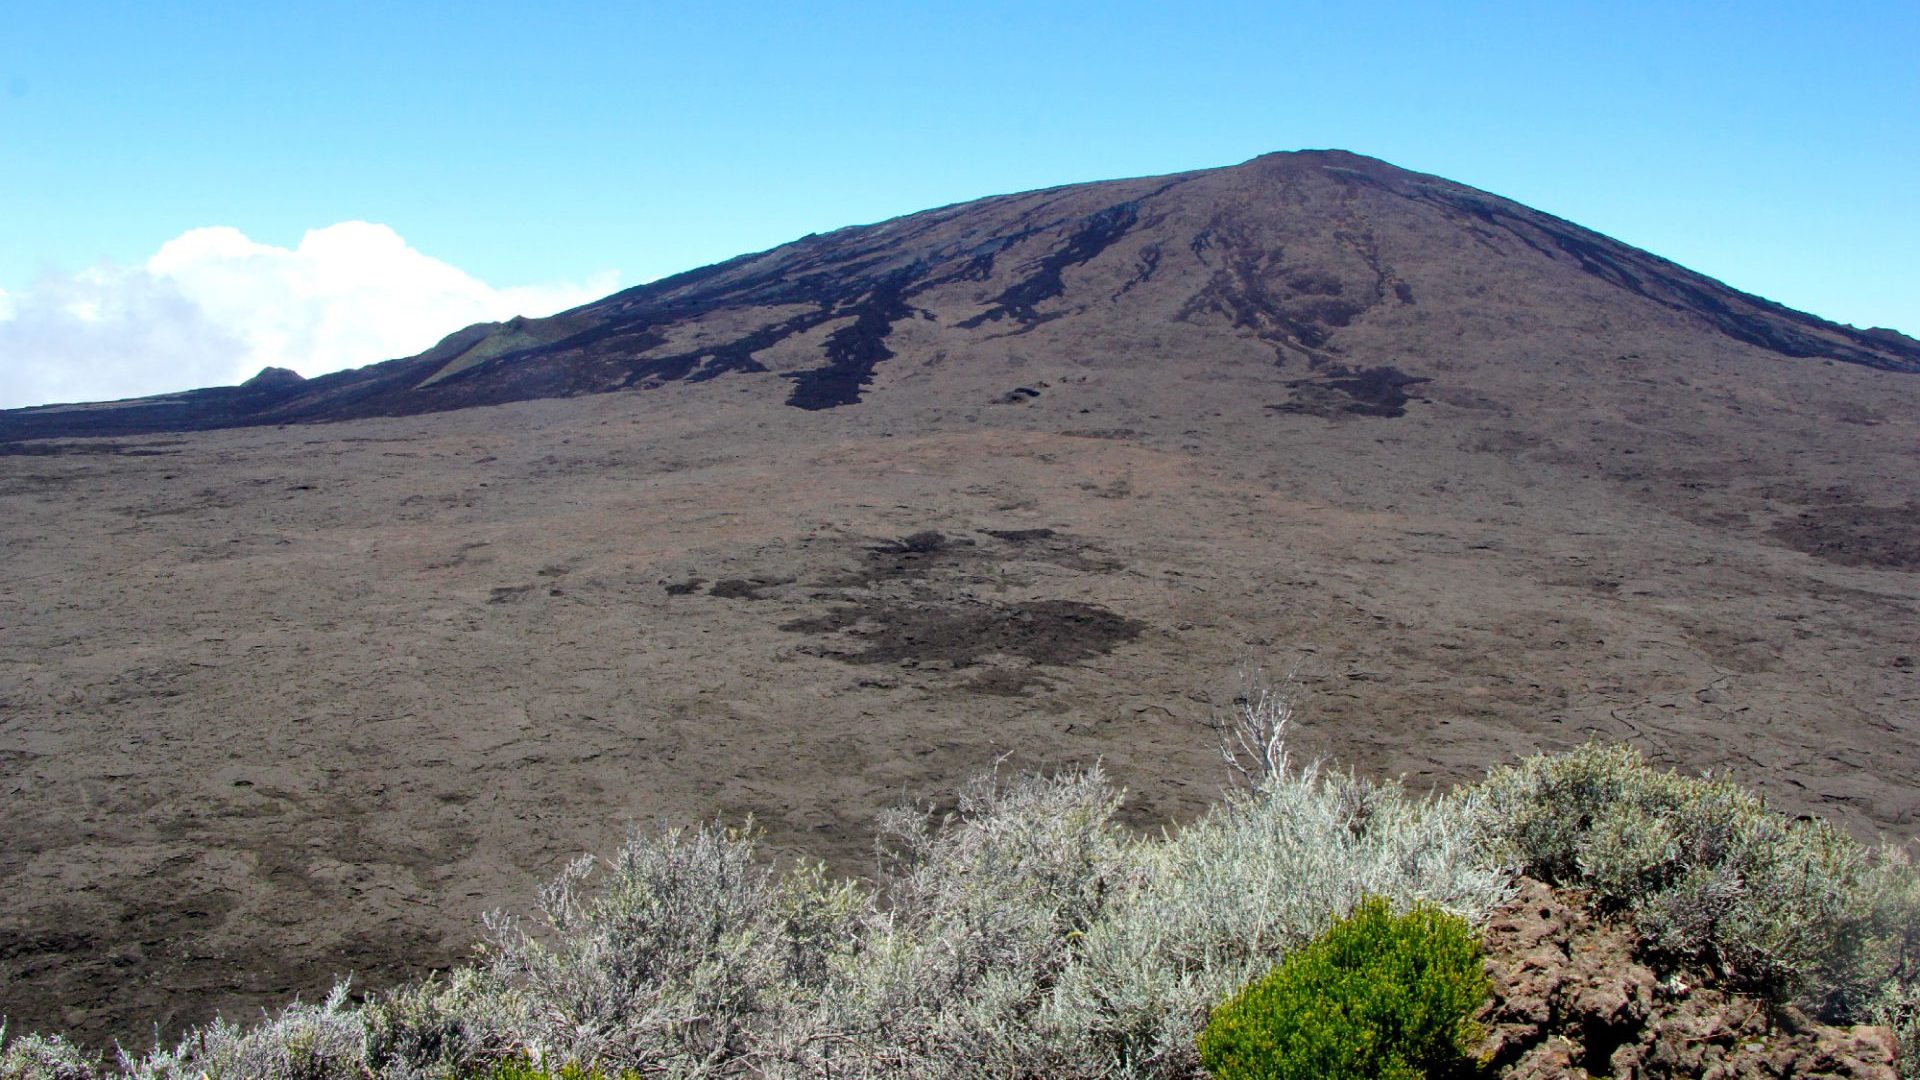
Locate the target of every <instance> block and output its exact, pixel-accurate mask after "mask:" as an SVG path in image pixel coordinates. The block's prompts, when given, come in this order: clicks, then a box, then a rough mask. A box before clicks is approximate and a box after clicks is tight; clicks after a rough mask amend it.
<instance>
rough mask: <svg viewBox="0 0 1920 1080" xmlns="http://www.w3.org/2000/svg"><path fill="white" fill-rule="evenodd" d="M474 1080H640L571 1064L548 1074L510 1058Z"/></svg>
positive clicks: (629, 1073)
mask: <svg viewBox="0 0 1920 1080" xmlns="http://www.w3.org/2000/svg"><path fill="white" fill-rule="evenodd" d="M474 1080H640V1074H639V1073H637V1072H634V1071H632V1070H630V1069H629V1070H627V1071H625V1072H620V1073H609V1072H607V1071H605V1070H603V1069H598V1068H594V1069H585V1068H581V1067H580V1066H579V1065H576V1064H573V1063H571V1062H569V1063H568V1064H566V1065H563V1066H561V1067H560V1070H559V1071H558V1072H550V1071H548V1070H546V1069H543V1068H541V1067H540V1066H538V1065H535V1064H534V1063H533V1062H532V1061H530V1060H528V1059H527V1058H524V1057H511V1058H507V1059H506V1060H504V1061H498V1062H495V1063H494V1065H493V1067H492V1068H490V1069H488V1070H487V1071H486V1072H483V1073H481V1074H479V1075H478V1076H477V1077H475V1078H474Z"/></svg>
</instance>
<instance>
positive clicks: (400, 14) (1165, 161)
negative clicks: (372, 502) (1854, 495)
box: [0, 0, 1920, 405]
mask: <svg viewBox="0 0 1920 1080" xmlns="http://www.w3.org/2000/svg"><path fill="white" fill-rule="evenodd" d="M1917 45H1920V4H1915V3H1913V2H1911V0H1907V2H1903V3H1834V4H1822V5H1815V4H1804V3H1802V4H1769V3H1742V4H1731V3H1714V4H1708V3H1701V4H1674V3H1631V2H1629V3H1617V2H1616V3H1605V4H1578V3H1574V4H1549V3H1535V4H1526V5H1517V4H1446V5H1438V4H1423V5H1415V4H1349V5H1334V4H1326V3H1320V4H1314V5H1288V4H1252V3H1215V4H1208V3H1195V4H1190V5H1187V6H1185V7H1184V8H1183V9H1180V10H1176V9H1175V6H1174V5H1170V4H1151V5H1149V4H1134V3H1127V2H1118V0H1106V2H1102V3H1044V2H1032V3H1023V4H1012V3H1004V4H1003V3H969V4H946V3H924V4H916V5H901V4H877V3H872V4H835V3H817V4H806V5H801V4H772V3H759V4H726V3H707V4H619V5H616V4H570V3H549V4H543V5H506V4H496V3H484V2H481V3H466V4H462V5H448V6H445V7H440V8H429V7H426V6H417V5H407V4H394V3H311V4H304V5H292V4H287V5H277V4H268V5H253V4H247V5H242V4H237V3H236V4H222V5H215V4H194V3H165V4H155V3H126V4H100V3H88V2H76V0H67V2H60V3H54V2H48V0H15V2H14V3H12V4H10V5H9V7H8V11H7V14H6V16H5V19H4V25H0V292H3V293H4V295H0V405H13V404H24V403H26V399H27V398H29V397H32V396H34V395H36V394H38V395H39V396H41V397H48V396H49V395H51V396H54V397H57V396H61V394H62V393H65V394H66V395H68V396H81V395H86V396H102V395H108V394H111V393H113V392H125V393H135V392H152V391H154V390H155V389H164V388H168V387H170V386H185V385H192V384H193V383H194V382H195V380H198V381H201V382H204V381H216V382H217V381H222V379H221V378H218V377H215V376H216V375H217V374H218V372H219V371H222V370H225V369H224V368H220V367H219V365H218V364H215V365H212V366H209V364H207V363H199V364H198V365H197V366H196V362H195V361H194V359H193V358H194V357H195V356H199V355H201V354H218V357H219V363H220V364H226V365H227V366H228V367H232V368H233V369H234V370H236V371H238V370H240V369H241V368H243V367H245V366H246V365H249V364H254V363H255V362H256V361H259V360H260V359H261V358H263V357H265V358H269V359H275V360H279V361H284V362H286V363H288V364H289V366H296V367H300V368H301V370H303V371H304V372H305V373H307V374H309V375H311V374H317V373H318V371H319V370H321V369H324V368H325V367H330V366H340V365H341V364H342V363H348V362H353V363H360V362H371V361H374V360H379V359H384V358H385V356H384V355H364V356H359V355H358V354H356V353H355V352H354V349H356V348H359V349H362V350H366V349H371V350H373V351H374V352H376V353H378V352H380V351H381V350H382V349H399V348H401V347H402V345H401V344H398V343H403V342H404V341H409V340H412V339H411V338H408V337H407V336H406V335H407V334H411V335H413V336H414V337H415V338H417V337H419V336H421V335H423V334H426V335H428V336H429V337H437V336H438V333H440V332H444V331H446V330H452V329H455V328H457V325H458V322H456V323H455V324H454V325H445V326H438V324H436V323H434V320H435V319H438V318H443V317H444V318H448V319H463V320H465V321H472V319H469V318H467V316H469V315H474V316H475V317H497V313H499V312H502V311H505V310H506V308H507V307H508V306H511V305H513V304H520V305H521V306H526V305H529V304H534V303H536V301H537V302H552V303H561V302H569V301H577V300H579V299H584V298H586V297H587V296H588V294H589V293H592V292H593V291H594V290H600V291H607V290H608V289H610V288H612V287H614V286H626V285H632V284H636V283H639V282H642V281H646V280H650V279H652V278H654V277H658V276H660V275H662V274H666V273H671V272H674V271H677V270H683V269H687V268H690V267H693V266H697V265H701V264H704V263H708V262H712V261H715V260H718V259H722V258H726V257H729V256H731V255H735V254H738V253H741V252H743V251H748V250H756V249H760V248H765V247H769V246H772V245H774V244H777V243H780V242H783V241H785V240H788V239H792V238H794V237H796V236H798V235H801V234H803V233H806V232H810V231H820V230H825V229H830V228H834V227H838V226H840V225H846V224H853V223H858V222H867V221H875V220H879V219H882V218H886V217H890V216H893V215H895V214H900V213H906V212H910V211H913V210H918V209H923V208H926V207H929V206H934V205H939V204H943V203H949V202H954V201H959V200H962V199H967V198H972V197H976V196H981V195H988V194H995V193H1000V192H1006V191H1016V190H1023V189H1028V188H1033V187H1041V186H1047V185H1052V184H1061V183H1071V182H1076V181H1082V180H1094V179H1104V178H1110V177H1116V176H1129V175H1142V174H1150V173H1159V172H1170V171H1177V170H1182V169H1189V168H1198V167H1205V166H1213V165H1227V164H1233V163H1236V162H1239V161H1243V160H1245V159H1247V158H1249V157H1252V156H1255V155H1257V154H1260V153H1263V152H1266V151H1270V150H1282V149H1298V148H1302V147H1342V148H1346V149H1351V150H1355V151H1359V152H1362V153H1367V154H1372V155H1374V156H1377V157H1381V158H1385V159H1386V160H1388V161H1391V162H1394V163H1395V164H1398V165H1402V166H1405V167H1408V168H1413V169H1418V170H1421V171H1426V172H1433V173H1438V174H1440V175H1443V176H1447V177H1449V178H1451V179H1455V180H1459V181H1462V182H1464V183H1469V184H1473V185H1475V186H1477V187H1482V188H1485V189H1487V190H1490V191H1494V192H1496V193H1499V194H1502V195H1506V196H1509V197H1512V198H1515V199H1518V200H1520V201H1522V202H1525V203H1528V204H1530V205H1533V206H1536V207H1538V208H1540V209H1543V210H1546V211H1548V212H1551V213H1554V214H1558V215H1560V216H1562V217H1566V218H1570V219H1572V220H1574V221H1577V222H1580V223H1581V224H1584V225H1587V226H1590V227H1592V228H1596V229H1599V230H1600V231H1602V232H1605V233H1608V234H1610V235H1613V236H1615V237H1618V238H1620V239H1622V240H1625V241H1627V242H1630V243H1633V244H1637V245H1639V246H1642V247H1645V248H1648V249H1650V250H1652V251H1654V252H1656V253H1657V254H1660V255H1664V256H1666V257H1668V258H1672V259H1674V260H1676V261H1678V262H1681V263H1683V264H1686V265H1688V266H1691V267H1693V268H1695V269H1698V270H1701V271H1703V272H1706V273H1708V274H1711V275H1713V276H1715V277H1719V278H1721V279H1722V280H1725V281H1727V282H1729V283H1730V284H1733V285H1735V286H1737V287H1740V288H1743V289H1747V290H1750V291H1754V292H1758V293H1761V294H1763V295H1766V296H1769V297H1771V298H1773V299H1777V300H1779V301H1781V302H1784V303H1787V304H1789V305H1791V306H1795V307H1799V308H1803V309H1806V310H1810V311H1812V312H1814V313H1816V314H1819V315H1823V316H1826V317H1829V318H1834V319H1838V320H1840V321H1845V322H1852V323H1856V324H1860V325H1888V326H1893V327H1895V328H1898V329H1902V330H1905V331H1907V332H1909V333H1920V258H1916V253H1920V205H1916V204H1920V179H1916V178H1917V177H1920V74H1917V73H1916V69H1915V66H1914V63H1913V56H1914V53H1915V47H1916V46H1917ZM341 223H367V224H368V226H371V227H378V230H384V231H378V230H375V231H368V230H367V228H364V227H355V228H352V229H349V230H347V231H344V232H339V231H336V232H326V231H325V230H327V229H328V228H329V227H332V226H337V225H340V224H341ZM214 227H219V228H220V229H221V230H222V231H219V232H215V233H209V232H205V231H204V230H208V229H211V228H214ZM194 230H203V231H201V232H198V233H196V232H194ZM316 231H318V233H319V239H318V240H317V241H316V242H315V243H314V245H313V247H314V249H315V251H314V252H308V251H307V249H306V247H307V246H306V245H304V244H303V239H306V238H308V237H309V236H310V234H314V233H316ZM183 237H186V238H187V240H188V242H186V243H179V241H181V239H182V238H183ZM349 241H351V242H349ZM170 243H171V244H174V247H173V248H171V249H169V248H168V245H169V244H170ZM396 244H398V245H400V246H399V247H397V248H396V247H395V245H396ZM247 245H251V246H247ZM323 249H324V252H326V253H331V254H329V255H327V256H326V258H330V259H332V260H333V261H331V262H328V261H325V259H323V258H322V254H323ZM166 250H171V254H170V255H168V256H167V257H166V258H165V259H162V260H161V262H162V263H165V264H166V265H167V266H171V267H175V268H176V270H177V272H173V276H172V277H167V276H165V275H164V274H162V273H161V271H159V270H156V269H155V266H156V264H155V263H154V260H155V259H156V257H157V255H158V254H159V253H161V252H163V251H166ZM401 252H404V254H399V253H401ZM357 259H358V260H373V261H376V262H378V263H379V264H380V265H381V266H383V267H385V269H386V271H387V272H388V277H387V278H384V279H382V278H378V276H377V275H375V276H373V277H370V278H369V279H368V280H370V281H372V280H400V279H407V280H410V279H411V278H412V277H414V276H424V277H433V276H434V275H436V274H441V275H442V277H443V278H444V280H440V285H439V286H436V289H437V291H434V292H433V293H432V295H430V296H425V295H423V296H422V297H420V298H413V297H412V296H411V295H410V294H408V295H407V296H405V297H402V298H403V299H406V303H405V304H398V301H397V300H396V295H395V294H390V295H389V296H388V301H389V304H388V306H389V307H396V306H404V307H406V308H407V309H408V310H409V311H410V312H412V313H413V316H412V317H413V324H411V325H409V326H408V327H406V328H405V330H404V332H401V331H399V330H395V334H398V336H393V335H388V336H386V337H381V336H379V335H374V336H373V337H371V338H368V339H367V340H365V341H362V340H360V337H364V336H365V335H359V336H356V334H355V333H353V332H349V329H350V326H351V324H354V323H355V320H356V319H358V318H360V316H358V315H357V314H356V313H357V312H359V311H360V310H361V309H360V308H358V307H356V306H355V305H356V304H361V303H367V302H373V301H371V300H370V299H369V294H370V292H371V290H370V289H368V288H361V289H358V290H354V289H347V288H346V286H343V285H341V284H340V282H341V281H344V280H347V279H351V278H353V277H354V272H353V267H355V266H357V265H360V264H359V263H357V262H356V261H355V260H357ZM222 260H224V261H222ZM316 266H320V267H323V272H316V271H314V270H313V267H316ZM414 266H417V267H418V268H419V270H420V274H419V275H413V274H410V273H401V271H404V270H405V269H406V268H407V267H414ZM236 267H246V268H250V269H248V270H247V271H246V273H244V274H242V273H235V272H233V271H234V268H236ZM179 268H184V269H179ZM442 271H446V272H449V273H452V274H457V275H460V276H461V277H460V279H459V280H456V279H455V278H453V277H446V276H445V275H444V274H442ZM274 274H278V275H281V277H282V278H284V281H285V284H284V286H282V285H275V286H274V287H273V288H265V287H259V288H253V289H252V290H251V291H244V292H241V293H235V292H233V291H232V290H231V288H230V286H232V284H233V282H234V281H235V280H238V279H240V278H244V277H248V276H249V275H251V276H252V277H253V278H256V279H257V278H259V277H260V276H261V275H269V276H270V275H274ZM156 275H160V276H156ZM316 276H317V277H321V278H325V279H327V280H328V281H331V282H333V283H334V284H332V285H329V286H326V288H330V289H332V290H333V291H332V292H326V290H325V289H320V293H324V296H322V297H321V299H320V300H316V299H315V296H316V295H319V294H320V293H316V292H315V290H316V288H318V287H316V286H313V285H312V283H311V279H313V278H315V277H316ZM276 280H279V279H276ZM436 280H439V279H436ZM254 284H255V285H259V282H258V281H257V280H256V281H255V282H254ZM406 287H410V286H404V284H403V285H396V286H395V288H397V289H400V291H401V292H402V293H404V292H405V288H406ZM223 290H224V291H223ZM343 290H345V291H343ZM348 293H352V295H348ZM323 302H324V303H323ZM300 303H308V304H310V305H322V306H318V307H314V308H313V310H310V311H307V310H303V311H298V312H292V313H278V314H275V315H274V317H273V318H272V319H271V320H267V322H270V323H271V325H270V326H268V325H265V323H262V322H261V320H263V319H265V318H266V317H265V316H262V315H259V312H261V311H264V310H266V309H267V308H268V307H270V306H271V305H273V304H296V305H297V304H300ZM183 313H184V314H183ZM9 316H11V318H9ZM381 317H383V318H399V316H398V315H397V314H395V312H393V311H389V312H387V314H386V315H385V316H381ZM169 319H174V320H179V319H185V320H186V322H185V323H181V324H179V325H176V324H175V323H172V322H168V321H167V320H169ZM249 319H253V320H254V321H252V322H249V321H248V320H249ZM62 320H65V322H63V321H62ZM74 320H80V322H79V323H74V322H73V321H74ZM89 320H91V321H89ZM236 320H238V321H236ZM402 321H405V320H402ZM9 322H11V323H12V324H13V327H12V330H11V331H9V330H8V324H9ZM361 322H363V323H364V324H365V325H366V326H368V327H374V326H376V325H381V326H384V324H378V323H377V321H376V320H375V318H374V317H373V316H368V317H366V318H365V319H361ZM69 323H73V325H68V324H69ZM80 323H84V324H85V325H80ZM29 324H31V325H29ZM156 325H161V326H162V328H163V329H164V330H165V333H164V334H162V335H160V336H159V337H156V336H155V335H156V333H157V332H156V331H155V330H154V327H155V326H156ZM430 325H433V326H437V327H438V328H437V330H432V331H430V329H429V326H430ZM183 327H184V328H183ZM263 327H264V328H263ZM142 335H145V337H143V336H142ZM155 341H161V342H162V345H155V344H154V342H155ZM263 343H264V344H263ZM162 346H164V347H162ZM420 347H423V346H420ZM170 350H171V351H170ZM407 351H411V349H410V348H409V349H408V350H407ZM107 354H111V355H110V356H109V357H108V359H105V360H100V359H95V357H96V356H98V355H107ZM356 356H357V357H358V358H357V359H353V357H356ZM343 358H344V359H343ZM28 368H33V370H34V371H35V372H37V373H39V374H40V375H42V376H47V377H42V378H39V380H38V381H37V382H35V381H33V380H31V379H26V378H22V377H16V378H14V379H12V380H11V386H10V380H9V378H8V374H7V373H8V372H9V371H10V370H11V371H12V372H13V373H14V374H15V375H16V376H19V373H20V372H22V371H24V370H26V369H28ZM55 368H59V369H60V371H64V372H67V373H68V374H69V375H70V376H71V377H66V378H65V379H64V381H62V379H60V378H53V377H52V376H48V375H47V373H48V372H52V371H54V369H55ZM43 369H44V370H43ZM78 371H90V372H91V373H92V375H91V376H90V378H91V381H89V380H88V379H82V378H80V377H79V376H78V375H74V374H72V373H73V372H78ZM55 374H59V372H55ZM136 375H138V376H139V377H138V378H136V377H135V376H136ZM93 376H97V377H93ZM102 379H105V380H106V382H105V383H103V382H102V381H101V380H102ZM116 380H118V381H116ZM49 399H50V398H49Z"/></svg>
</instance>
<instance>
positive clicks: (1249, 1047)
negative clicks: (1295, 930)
mask: <svg viewBox="0 0 1920 1080" xmlns="http://www.w3.org/2000/svg"><path fill="white" fill-rule="evenodd" d="M1489 986H1490V980H1489V979H1488V978H1487V973H1486V969H1485V967H1484V966H1483V965H1482V962H1481V957H1480V945H1479V942H1478V941H1476V940H1475V939H1474V936H1473V930H1472V928H1471V927H1469V926H1468V925H1467V921H1466V920H1465V919H1462V918H1461V917H1460V916H1458V915H1452V914H1449V913H1447V912H1444V911H1439V910H1436V909H1433V908H1429V907H1415V908H1414V909H1413V910H1411V911H1408V912H1406V913H1405V914H1402V915H1395V914H1394V913H1393V911H1392V909H1390V908H1389V907H1388V906H1387V903H1386V901H1384V900H1381V899H1378V898H1374V899H1371V900H1368V901H1366V902H1365V903H1363V904H1361V905H1360V906H1359V907H1358V908H1356V909H1354V912H1353V914H1351V915H1349V916H1347V917H1346V918H1344V919H1341V920H1340V921H1339V922H1336V923H1334V924H1333V926H1332V927H1331V928H1329V929H1328V930H1327V932H1326V933H1325V934H1322V935H1321V936H1320V937H1318V938H1315V939H1314V940H1313V941H1312V942H1310V943H1308V944H1307V945H1306V946H1304V947H1302V948H1300V949H1298V950H1296V951H1295V952H1293V953H1290V954H1288V956H1287V958H1286V959H1284V960H1282V961H1281V962H1280V965H1279V966H1278V967H1276V968H1274V970H1273V972H1272V974H1270V975H1268V976H1266V977H1265V978H1262V979H1257V980H1255V981H1254V982H1253V983H1252V984H1251V985H1249V986H1247V987H1246V988H1245V989H1243V990H1241V991H1240V992H1239V993H1237V994H1235V995H1234V996H1233V997H1231V998H1229V999H1228V1000H1227V1001H1226V1003H1225V1004H1223V1005H1221V1006H1220V1007H1219V1008H1217V1009H1215V1010H1214V1011H1213V1018H1212V1019H1211V1020H1210V1021H1208V1023H1207V1027H1206V1030H1205V1031H1202V1032H1201V1033H1200V1043H1199V1046H1200V1062H1201V1064H1202V1065H1204V1066H1206V1068H1207V1071H1208V1072H1210V1073H1212V1074H1213V1075H1214V1076H1216V1077H1219V1078H1220V1080H1372V1078H1375V1077H1383V1078H1389V1080H1420V1078H1421V1077H1425V1076H1444V1075H1447V1074H1449V1073H1455V1072H1460V1071H1463V1067H1464V1068H1470V1067H1471V1064H1472V1055H1473V1053H1474V1050H1475V1049H1476V1044H1478V1043H1479V1042H1480V1041H1481V1039H1482V1038H1483V1035H1484V1033H1483V1032H1482V1031H1481V1029H1480V1027H1479V1025H1478V1024H1477V1023H1475V1021H1474V1014H1475V1013H1476V1012H1478V1011H1479V1010H1480V1008H1481V1007H1482V1006H1484V1005H1485V1004H1486V1002H1487V996H1488V990H1489Z"/></svg>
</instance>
